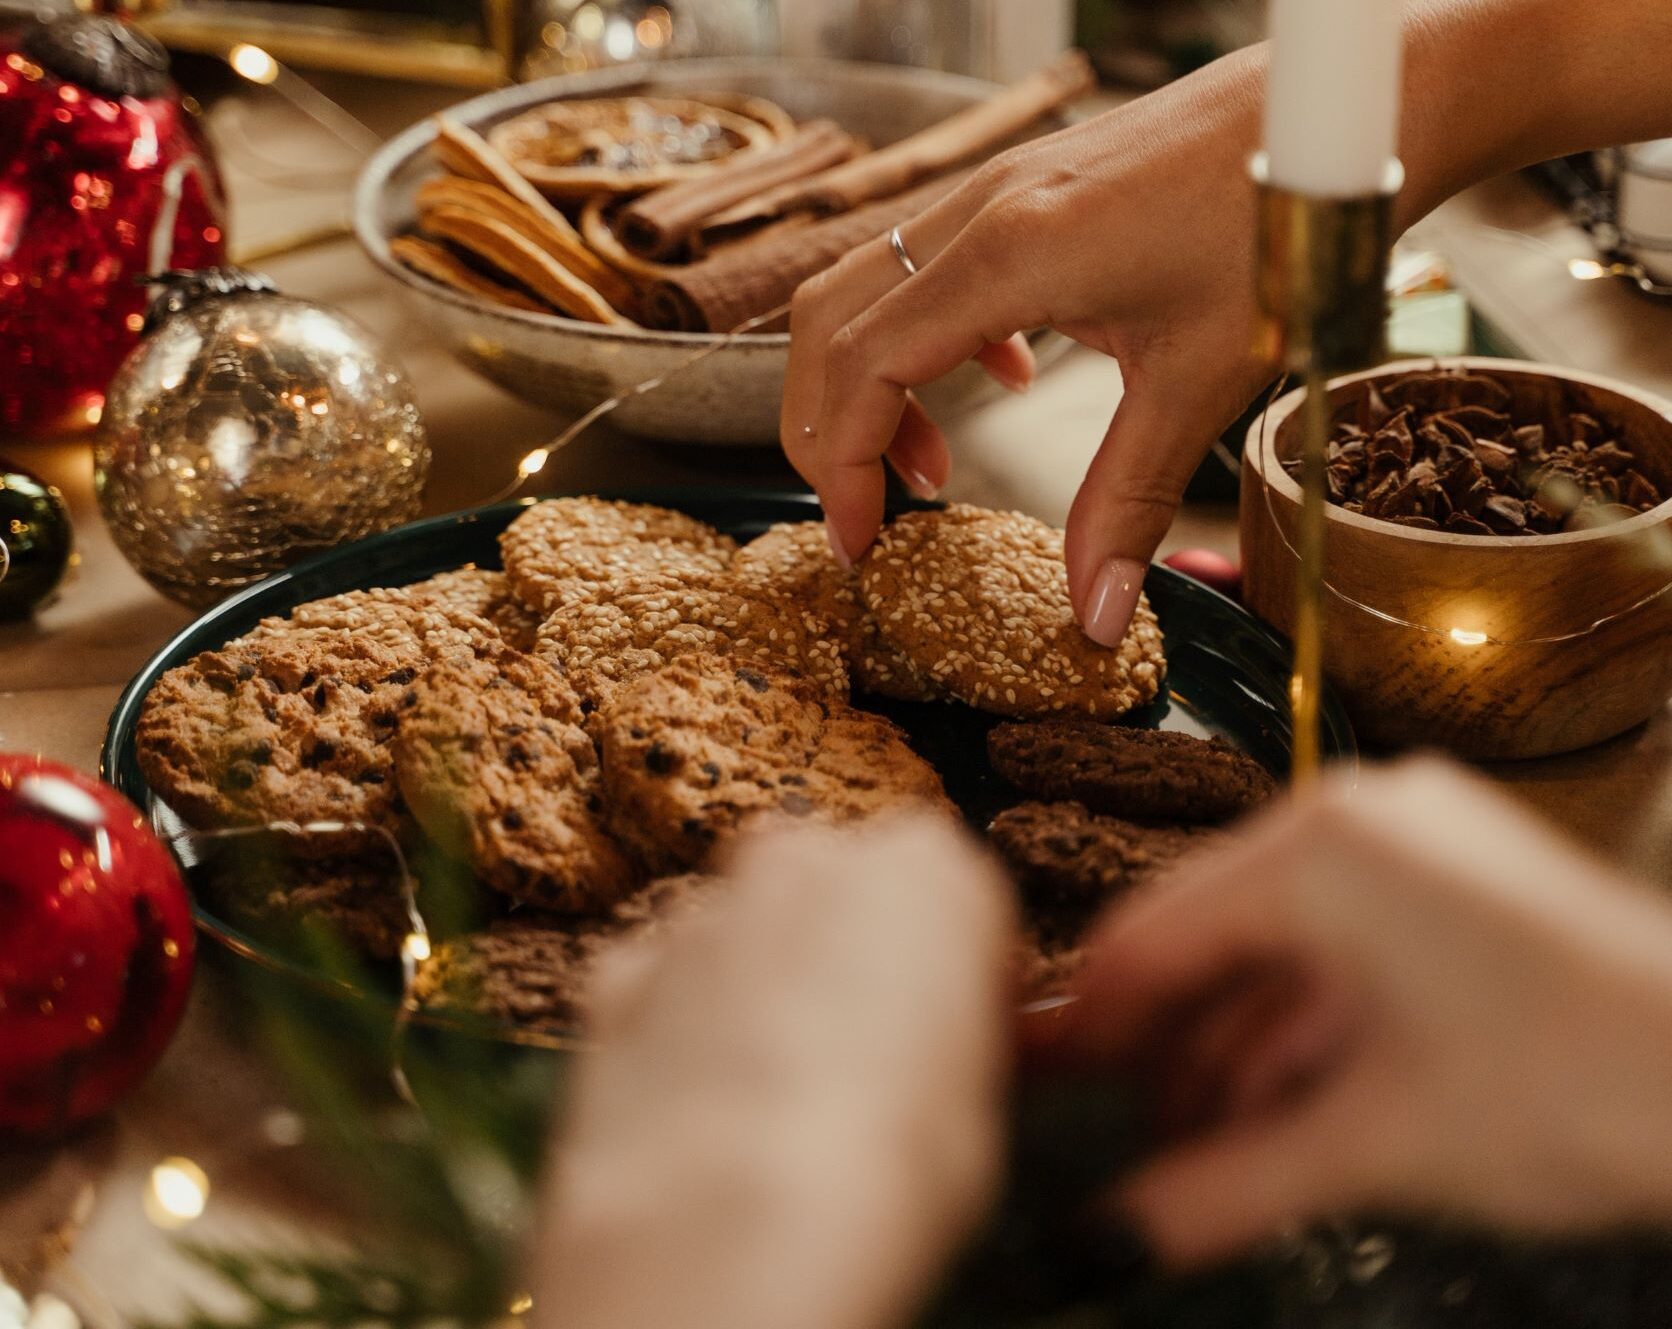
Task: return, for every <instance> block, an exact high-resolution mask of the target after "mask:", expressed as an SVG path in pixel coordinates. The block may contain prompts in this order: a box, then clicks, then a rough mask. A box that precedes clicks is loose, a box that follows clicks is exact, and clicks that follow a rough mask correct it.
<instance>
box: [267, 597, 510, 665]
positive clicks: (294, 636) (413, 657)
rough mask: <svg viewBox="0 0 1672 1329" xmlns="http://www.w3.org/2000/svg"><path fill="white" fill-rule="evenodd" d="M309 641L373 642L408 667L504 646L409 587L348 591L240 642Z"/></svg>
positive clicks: (485, 627)
mask: <svg viewBox="0 0 1672 1329" xmlns="http://www.w3.org/2000/svg"><path fill="white" fill-rule="evenodd" d="M303 639H311V640H313V641H316V642H319V643H320V644H321V646H322V647H323V648H325V649H329V647H330V644H331V643H332V642H334V641H348V642H357V641H371V642H376V643H377V644H378V645H380V646H383V647H385V648H387V649H389V650H391V651H394V652H396V653H397V654H399V655H400V656H401V657H402V658H403V660H405V661H406V662H407V663H409V664H415V665H416V664H423V663H425V662H427V661H428V660H429V659H431V658H432V657H435V656H438V655H446V654H458V655H462V656H464V657H467V658H468V657H470V656H473V655H475V654H477V653H478V652H480V651H484V650H492V649H494V648H495V647H497V646H498V645H499V643H500V635H499V632H498V630H497V629H496V628H495V627H494V626H493V624H492V623H490V622H488V621H487V620H486V619H484V618H481V617H479V616H478V615H476V614H474V613H468V612H464V611H463V610H461V609H459V608H457V607H456V606H454V605H451V604H447V603H443V602H442V601H440V600H438V599H429V598H426V597H424V596H421V595H420V594H418V593H416V592H415V591H414V589H413V588H411V587H407V586H386V587H381V588H379V589H377V590H370V591H345V592H344V593H343V594H341V595H333V596H328V597H327V598H326V599H323V600H310V601H308V602H307V603H306V604H300V605H297V606H296V608H294V609H292V610H291V611H290V613H289V614H288V615H287V616H285V617H283V618H264V619H262V620H261V622H260V623H258V624H257V625H256V626H255V628H254V629H252V630H251V631H250V632H249V633H247V634H246V635H245V636H244V637H242V638H240V639H239V640H240V641H241V642H266V641H300V640H303Z"/></svg>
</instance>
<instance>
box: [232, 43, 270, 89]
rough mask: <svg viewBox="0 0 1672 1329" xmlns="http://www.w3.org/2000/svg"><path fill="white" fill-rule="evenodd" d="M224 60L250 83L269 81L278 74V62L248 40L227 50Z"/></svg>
mask: <svg viewBox="0 0 1672 1329" xmlns="http://www.w3.org/2000/svg"><path fill="white" fill-rule="evenodd" d="M226 62H227V64H229V65H231V66H232V68H233V69H234V70H235V71H236V72H237V73H239V74H241V75H243V77H245V78H247V79H249V81H250V82H251V83H271V82H272V81H273V80H274V79H276V78H277V77H278V76H279V62H278V61H277V60H275V59H273V57H272V56H270V55H268V54H267V52H266V51H264V50H262V49H261V48H260V47H259V46H251V45H250V44H249V43H248V42H239V43H238V45H236V46H234V47H233V48H232V49H231V50H230V51H229V52H227V57H226Z"/></svg>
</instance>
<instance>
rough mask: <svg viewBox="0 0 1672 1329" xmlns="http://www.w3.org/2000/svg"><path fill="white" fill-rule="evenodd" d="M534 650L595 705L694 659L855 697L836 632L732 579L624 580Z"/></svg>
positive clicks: (573, 611)
mask: <svg viewBox="0 0 1672 1329" xmlns="http://www.w3.org/2000/svg"><path fill="white" fill-rule="evenodd" d="M535 652H536V653H537V654H538V655H540V656H542V657H543V658H545V659H547V660H550V661H551V662H552V663H553V664H555V665H557V666H558V668H560V669H561V670H563V672H564V673H565V674H567V675H568V676H569V679H570V681H571V682H572V683H573V684H574V685H575V690H576V691H577V692H579V693H580V694H581V696H582V697H583V698H586V699H587V700H588V701H590V702H592V703H593V704H594V705H598V706H602V705H604V704H606V703H607V702H608V701H609V699H610V698H611V697H612V696H613V695H614V693H615V692H616V691H617V690H618V689H619V688H621V687H622V686H623V685H624V684H627V683H630V682H631V681H632V680H633V679H635V678H638V677H640V676H641V675H643V674H647V673H651V672H653V671H655V670H658V669H661V668H662V667H664V666H665V665H667V664H669V663H671V662H672V661H675V660H679V659H682V658H684V657H686V656H689V655H696V654H713V655H720V656H724V657H726V658H727V659H729V660H732V661H734V662H736V663H739V664H741V663H745V662H749V663H753V664H756V665H759V666H761V667H762V668H775V669H787V670H791V671H793V672H795V673H799V674H802V675H804V676H805V677H806V678H807V679H808V680H809V681H810V682H811V683H812V684H813V685H814V686H815V687H817V688H818V689H819V690H820V691H821V692H822V693H823V694H824V695H825V696H826V697H830V698H840V699H842V700H844V701H845V700H846V699H847V695H848V671H847V666H846V665H844V664H843V663H842V653H841V651H840V650H839V649H838V648H837V645H836V643H835V641H834V640H832V639H831V634H830V629H829V626H828V625H827V624H826V623H825V621H824V620H823V619H821V618H819V617H818V616H817V615H816V614H815V613H813V611H812V610H811V609H809V608H807V607H806V606H804V605H801V604H798V603H796V602H794V601H792V600H790V599H789V598H788V597H787V596H784V595H781V594H779V593H777V592H774V591H772V590H770V589H768V588H766V587H763V586H759V585H753V584H750V583H748V582H745V581H742V580H740V579H737V578H733V577H727V576H688V577H674V576H668V575H665V574H663V575H648V576H624V577H622V578H621V579H620V580H619V581H617V582H616V583H615V584H614V585H613V586H611V587H609V588H607V589H606V588H600V589H599V590H598V592H597V594H596V595H595V596H594V597H592V598H589V599H584V600H578V601H576V602H574V603H572V604H569V605H565V606H564V607H563V608H561V609H559V610H557V612H556V613H554V614H553V615H552V616H551V617H550V618H548V619H547V620H546V622H545V624H544V626H542V627H541V629H540V635H539V640H538V643H537V644H536V646H535Z"/></svg>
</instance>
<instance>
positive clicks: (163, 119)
mask: <svg viewBox="0 0 1672 1329" xmlns="http://www.w3.org/2000/svg"><path fill="white" fill-rule="evenodd" d="M171 215H172V217H173V221H172V223H171V222H170V221H169V217H170V216H171ZM154 239H155V241H156V243H155V244H154V243H153V241H154ZM154 250H155V251H160V252H153V251H154ZM225 253H226V240H225V224H224V221H223V218H222V206H221V190H220V181H219V177H218V175H217V174H216V172H215V168H214V164H213V161H212V159H211V156H210V152H209V147H208V144H207V142H206V141H205V140H204V138H203V137H202V135H201V134H200V132H199V131H198V128H197V125H196V122H195V119H194V117H193V116H192V115H191V114H190V113H189V112H188V111H187V110H186V108H185V105H184V103H183V100H182V98H181V95H180V91H179V89H178V88H176V87H175V86H174V84H173V83H172V82H170V81H169V78H168V56H167V53H166V52H164V51H163V49H162V47H160V46H159V45H157V43H156V42H155V41H153V40H152V39H151V38H150V37H148V36H146V35H145V34H144V33H140V32H136V31H135V30H133V29H132V28H129V27H128V26H127V25H125V24H124V23H122V22H121V21H120V20H119V19H115V18H111V17H107V16H104V15H96V14H79V15H73V16H70V17H66V18H61V19H58V20H55V21H53V22H50V23H46V24H39V25H36V26H35V27H33V28H30V29H27V30H26V31H25V32H24V33H23V35H22V36H21V37H18V38H13V39H11V40H9V41H7V40H0V434H17V433H22V434H28V433H39V432H45V431H48V430H54V429H65V428H76V427H85V426H87V425H90V424H94V423H96V422H97V420H98V417H99V411H100V409H101V408H102V407H103V404H104V390H105V385H106V384H107V383H109V382H110V378H111V375H113V374H114V373H115V372H116V367H117V365H119V364H121V362H122V359H123V357H124V356H126V355H127V353H128V352H129V351H130V350H131V349H133V346H134V344H135V343H136V342H137V341H138V340H139V333H140V327H141V324H142V322H143V318H144V313H145V295H146V293H145V288H144V286H143V285H142V279H143V278H144V277H145V276H147V275H148V274H150V273H153V272H161V271H163V270H165V269H167V268H171V267H172V268H181V267H193V268H195V267H201V266H203V265H205V264H215V263H220V262H222V261H224V257H225Z"/></svg>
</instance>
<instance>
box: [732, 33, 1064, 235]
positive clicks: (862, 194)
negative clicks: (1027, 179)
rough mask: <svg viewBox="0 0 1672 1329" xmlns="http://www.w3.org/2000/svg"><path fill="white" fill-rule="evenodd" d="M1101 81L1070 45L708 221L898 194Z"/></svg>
mask: <svg viewBox="0 0 1672 1329" xmlns="http://www.w3.org/2000/svg"><path fill="white" fill-rule="evenodd" d="M1096 83H1097V75H1096V73H1095V71H1094V70H1093V69H1092V65H1091V61H1090V60H1089V59H1088V58H1087V57H1086V54H1085V52H1084V51H1070V52H1068V53H1067V54H1066V55H1064V56H1062V57H1061V58H1060V59H1058V60H1055V61H1053V62H1052V63H1051V64H1049V65H1047V66H1046V67H1045V68H1044V69H1041V70H1040V71H1039V72H1038V73H1035V74H1031V75H1029V76H1028V77H1027V78H1025V79H1023V80H1022V81H1021V82H1020V83H1016V84H1013V85H1012V86H1010V87H1008V88H1006V89H1004V90H1003V91H1002V92H999V93H997V94H995V95H994V96H992V97H990V98H989V99H988V100H987V101H984V102H981V103H979V104H978V105H975V106H971V107H969V108H968V109H967V110H963V111H959V112H958V113H957V114H956V115H953V116H950V117H948V118H947V119H945V120H942V121H941V122H940V123H939V124H936V125H931V126H930V127H929V128H928V129H925V130H922V131H921V132H919V133H916V134H913V135H912V136H911V137H910V138H905V139H901V140H900V142H898V143H892V144H890V145H889V146H888V147H886V148H879V149H877V151H875V152H870V153H866V154H865V155H864V156H862V157H855V158H854V159H853V160H851V161H848V162H844V163H842V164H841V165H839V166H834V167H832V168H831V169H829V170H827V171H823V172H821V173H820V174H818V175H816V176H814V177H813V178H812V179H810V180H804V181H798V182H792V183H790V184H787V185H781V186H779V187H778V188H776V189H771V190H768V191H767V192H766V193H764V194H762V195H761V196H760V197H758V198H755V199H750V200H747V201H745V202H743V203H741V204H739V205H738V206H737V207H735V208H732V209H729V210H728V211H726V212H724V213H721V214H720V215H719V216H717V217H715V218H713V219H712V220H711V222H710V223H709V226H712V227H717V228H725V227H732V226H741V225H747V224H749V223H751V222H759V221H766V220H770V219H771V218H773V217H781V216H784V215H785V214H787V213H791V212H800V211H812V212H815V213H819V214H821V215H827V216H828V215H832V214H835V213H839V212H846V211H848V210H849V209H851V208H856V207H859V206H860V205H861V204H864V203H868V202H870V201H871V200H873V199H878V198H886V197H888V196H889V195H890V194H897V193H899V192H900V191H901V190H903V189H906V188H908V187H909V186H911V185H912V184H914V183H916V182H917V181H919V180H922V179H925V178H927V177H929V176H933V175H936V174H938V173H939V172H941V171H944V170H946V169H948V168H949V167H952V166H957V165H960V164H961V163H964V162H967V161H970V160H972V159H973V158H976V157H981V156H985V155H987V154H988V153H990V152H991V151H992V150H993V149H995V148H997V147H998V146H999V145H1000V144H1002V143H1004V142H1005V140H1007V139H1009V138H1011V137H1013V136H1014V135H1016V134H1017V133H1019V132H1021V131H1022V130H1023V129H1025V128H1027V127H1028V126H1029V125H1030V124H1032V123H1033V122H1034V121H1035V120H1038V119H1039V118H1040V117H1041V116H1044V115H1048V114H1050V112H1052V111H1055V110H1060V109H1061V108H1062V107H1063V106H1066V105H1067V104H1068V103H1070V102H1072V101H1075V100H1077V99H1078V98H1080V97H1082V96H1084V95H1085V94H1086V93H1088V92H1090V91H1091V90H1092V88H1093V87H1095V86H1096Z"/></svg>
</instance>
